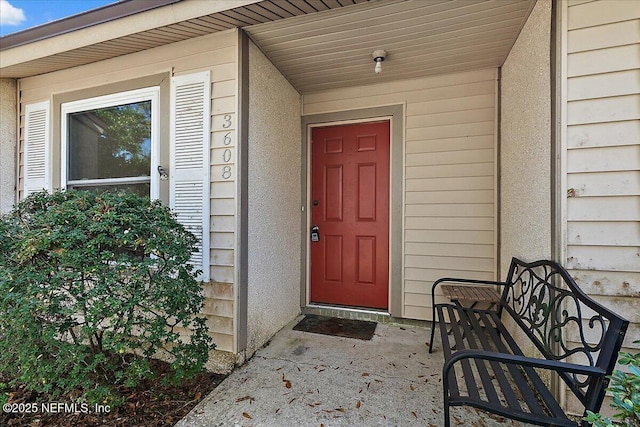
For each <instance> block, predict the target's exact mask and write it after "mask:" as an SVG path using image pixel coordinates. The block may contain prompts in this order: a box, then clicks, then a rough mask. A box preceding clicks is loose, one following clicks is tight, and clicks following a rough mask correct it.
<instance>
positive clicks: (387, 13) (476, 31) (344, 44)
mask: <svg viewBox="0 0 640 427" xmlns="http://www.w3.org/2000/svg"><path fill="white" fill-rule="evenodd" d="M535 1H536V0H379V1H374V2H368V3H366V4H359V5H354V6H350V7H345V8H341V9H336V10H328V11H324V12H319V13H315V14H313V15H306V16H297V17H291V18H289V19H284V20H279V21H274V22H268V23H262V24H257V25H252V26H249V27H246V28H245V31H247V33H248V34H249V35H250V37H251V38H252V40H253V41H254V42H255V43H256V44H257V45H258V46H259V47H260V49H261V50H262V51H263V52H264V53H265V54H266V55H267V56H268V57H269V59H270V60H271V61H272V62H273V63H274V64H275V66H276V67H278V69H279V70H280V72H282V74H283V75H284V76H285V77H286V78H287V79H288V80H289V81H290V82H291V84H292V85H293V86H295V87H296V89H297V90H298V91H299V92H300V93H302V94H304V93H310V92H315V91H320V90H325V89H332V88H341V87H348V86H353V85H361V84H369V83H375V82H385V81H391V80H398V79H408V78H414V77H420V76H428V75H435V74H443V73H451V72H461V71H467V70H473V69H482V68H489V67H499V66H501V65H502V64H503V63H504V61H505V59H506V57H507V55H508V54H509V51H510V50H511V47H512V46H513V44H514V43H515V40H516V38H517V37H518V34H519V33H520V30H521V29H522V27H523V26H524V23H525V21H526V19H527V17H528V16H529V13H530V11H531V9H532V8H533V6H534V4H535ZM374 49H385V50H386V51H387V52H388V56H387V58H386V60H385V61H384V62H383V64H382V70H383V72H382V73H381V74H379V75H376V74H375V73H374V72H373V67H374V62H373V58H372V57H371V53H372V52H373V50H374Z"/></svg>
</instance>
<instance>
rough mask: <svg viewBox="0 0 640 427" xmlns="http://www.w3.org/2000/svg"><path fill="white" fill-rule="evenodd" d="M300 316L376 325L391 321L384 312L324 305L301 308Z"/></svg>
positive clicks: (388, 315)
mask: <svg viewBox="0 0 640 427" xmlns="http://www.w3.org/2000/svg"><path fill="white" fill-rule="evenodd" d="M302 314H315V315H318V316H328V317H339V318H341V319H353V320H368V321H371V322H378V323H389V322H390V321H391V320H392V317H391V315H390V314H389V313H388V312H387V311H385V310H376V309H372V308H357V307H344V306H335V305H324V304H308V305H307V306H306V307H303V308H302Z"/></svg>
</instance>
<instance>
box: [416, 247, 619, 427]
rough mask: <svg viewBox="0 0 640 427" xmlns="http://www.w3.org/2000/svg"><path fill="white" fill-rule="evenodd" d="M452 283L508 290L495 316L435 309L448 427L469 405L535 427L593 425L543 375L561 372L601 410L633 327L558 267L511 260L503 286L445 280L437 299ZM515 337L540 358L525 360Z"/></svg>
mask: <svg viewBox="0 0 640 427" xmlns="http://www.w3.org/2000/svg"><path fill="white" fill-rule="evenodd" d="M447 282H453V283H458V284H460V283H462V284H464V283H466V284H473V285H474V286H483V285H484V286H498V287H500V288H501V290H502V292H501V299H500V302H499V304H498V305H497V309H495V310H488V309H480V308H468V307H464V306H462V305H461V304H449V303H447V304H434V318H433V319H434V320H433V324H432V329H431V342H430V347H429V352H432V350H433V336H434V333H435V326H436V315H437V319H439V320H440V321H439V322H438V325H439V329H440V335H441V337H442V350H443V353H444V359H445V363H444V367H443V371H442V372H443V381H442V383H443V389H444V425H445V426H446V427H449V426H450V416H449V410H450V407H451V406H464V405H466V406H473V407H476V408H479V409H482V410H484V411H487V412H491V413H494V414H497V415H501V416H504V417H507V418H511V419H514V420H518V421H524V422H527V423H531V424H534V425H540V426H573V427H575V426H582V427H588V425H589V424H588V423H587V422H586V421H584V422H581V423H576V422H575V421H572V420H571V419H570V418H569V417H568V416H567V415H566V414H565V412H564V411H563V410H562V408H561V406H560V404H559V403H558V401H557V400H556V398H555V397H554V394H553V393H552V392H551V390H550V389H549V388H548V387H547V385H546V384H545V381H543V379H542V377H541V376H540V374H539V373H540V372H544V371H547V372H556V373H557V374H558V376H559V378H561V379H562V381H561V382H563V383H564V384H566V386H567V389H568V390H569V392H571V393H573V394H574V395H575V396H576V398H577V399H578V400H579V401H580V402H581V404H582V405H583V406H584V409H585V413H586V410H590V411H593V412H598V411H599V410H600V406H601V405H602V401H603V399H604V396H605V391H606V388H607V385H608V382H609V381H608V379H607V376H608V375H610V374H611V373H612V371H613V369H614V367H615V363H616V359H617V355H618V351H619V350H620V347H621V346H622V341H623V339H624V335H625V333H626V330H627V326H628V324H629V322H628V321H626V320H625V319H623V318H621V317H620V316H618V315H617V314H616V313H614V312H612V311H611V310H609V309H607V308H605V307H604V306H602V305H600V304H599V303H597V302H595V301H594V300H592V299H591V298H589V297H588V296H586V295H585V294H584V293H583V292H582V291H581V290H580V288H579V287H578V285H577V284H576V283H575V281H574V280H573V278H572V277H571V276H570V275H569V273H568V272H567V271H566V270H565V269H564V268H563V267H562V266H560V265H559V264H557V263H555V262H553V261H536V262H534V263H525V262H523V261H520V260H519V259H517V258H513V260H512V261H511V266H510V268H509V274H508V275H507V279H506V280H505V281H504V282H492V281H479V280H468V279H452V278H443V279H439V280H437V281H436V282H435V283H434V284H433V290H432V295H433V294H435V289H436V287H437V286H439V285H440V284H441V283H447ZM443 320H444V321H443ZM445 321H448V322H449V324H448V325H447V324H446V323H445ZM516 336H518V337H520V338H519V339H520V342H521V343H522V342H523V339H524V340H526V341H525V342H527V343H531V344H532V346H531V347H532V348H533V347H534V346H535V348H536V353H537V355H536V356H535V357H530V356H525V354H524V352H523V351H522V350H521V348H520V346H519V345H518V344H517V343H516V341H517V339H516ZM528 353H531V351H528ZM543 377H544V375H543Z"/></svg>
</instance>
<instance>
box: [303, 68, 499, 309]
mask: <svg viewBox="0 0 640 427" xmlns="http://www.w3.org/2000/svg"><path fill="white" fill-rule="evenodd" d="M495 87H496V70H482V71H474V72H467V73H460V74H451V75H442V76H436V77H429V78H422V79H414V80H406V81H397V82H392V83H387V84H380V85H370V86H366V87H352V88H346V89H341V90H339V91H338V90H331V91H324V92H318V93H313V94H308V95H305V96H304V114H319V113H326V112H334V111H340V110H350V109H359V108H367V107H373V106H380V105H390V104H397V103H404V104H405V105H406V110H405V111H406V116H405V119H406V120H405V129H404V133H405V143H404V159H403V162H404V171H403V172H404V183H403V184H404V185H403V190H404V221H403V222H404V231H403V233H404V235H403V252H404V253H403V276H404V283H403V316H404V317H406V318H412V319H425V320H427V319H431V306H432V301H431V286H432V284H433V282H434V281H435V280H437V279H438V278H439V277H443V276H454V277H471V278H478V279H490V280H491V279H494V277H495V268H496V267H495V266H496V260H495V244H496V230H495V181H496V177H495V157H496V153H495V126H496V125H495V117H496V112H495V107H496V105H495V97H496V94H495ZM394 164H397V163H396V162H394ZM442 298H443V297H442V296H437V299H438V300H441V299H442Z"/></svg>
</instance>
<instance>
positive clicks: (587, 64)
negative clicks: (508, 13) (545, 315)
mask: <svg viewBox="0 0 640 427" xmlns="http://www.w3.org/2000/svg"><path fill="white" fill-rule="evenodd" d="M566 30H567V31H568V33H567V40H568V52H567V65H568V80H567V93H568V98H567V124H568V128H567V135H566V141H567V165H566V168H567V169H566V171H567V177H566V179H567V188H568V194H567V196H568V199H567V224H566V230H567V250H566V254H567V266H568V268H569V269H570V272H571V274H572V275H573V276H574V278H575V279H576V282H577V283H578V284H579V285H580V286H581V287H582V289H584V290H585V292H587V293H588V294H589V295H591V296H592V297H593V298H595V299H596V300H598V301H600V302H601V303H602V304H604V305H606V306H608V307H610V308H613V309H615V311H616V312H617V313H619V314H620V315H622V316H623V317H625V318H627V319H628V320H629V321H630V322H631V324H630V326H629V330H628V331H627V335H626V339H625V342H624V345H623V350H627V351H631V352H633V353H635V352H637V349H638V344H633V343H632V341H633V340H635V339H637V338H638V337H639V336H640V317H639V315H638V295H640V2H635V1H619V0H618V1H602V0H599V1H592V2H588V3H580V2H574V3H570V4H569V7H568V28H567V29H566ZM569 404H570V406H571V407H572V408H573V409H575V408H577V406H576V407H573V405H572V402H571V400H570V401H569ZM605 407H606V403H605V405H603V408H605Z"/></svg>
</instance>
